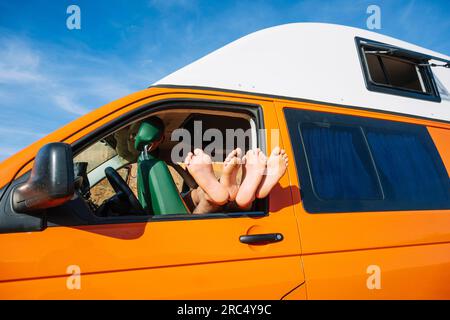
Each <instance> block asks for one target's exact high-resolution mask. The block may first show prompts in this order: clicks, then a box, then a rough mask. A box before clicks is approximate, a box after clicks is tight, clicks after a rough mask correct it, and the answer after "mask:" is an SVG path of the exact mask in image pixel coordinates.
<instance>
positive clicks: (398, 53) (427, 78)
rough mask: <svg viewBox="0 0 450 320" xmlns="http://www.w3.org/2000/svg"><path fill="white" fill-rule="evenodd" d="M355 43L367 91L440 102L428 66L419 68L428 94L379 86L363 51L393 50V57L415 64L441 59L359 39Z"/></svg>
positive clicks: (384, 85) (385, 85) (386, 85)
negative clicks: (372, 75)
mask: <svg viewBox="0 0 450 320" xmlns="http://www.w3.org/2000/svg"><path fill="white" fill-rule="evenodd" d="M355 43H356V48H357V51H358V57H359V61H360V64H361V69H362V72H363V76H364V81H365V85H366V88H367V90H369V91H373V92H379V93H386V94H392V95H396V96H402V97H408V98H413V99H420V100H427V101H432V102H438V103H440V102H441V97H440V94H439V90H438V88H437V85H436V81H435V79H434V75H433V72H432V70H431V67H430V66H420V67H419V68H420V74H421V77H422V78H423V77H424V79H422V81H423V84H424V86H425V88H427V89H429V92H420V91H417V90H412V89H406V88H400V87H394V86H391V85H388V84H381V83H377V82H375V81H373V80H372V77H371V75H370V70H369V66H368V63H367V59H366V53H365V51H364V50H365V48H367V47H370V48H372V49H375V50H394V51H395V55H394V56H395V57H397V58H404V59H409V61H416V62H417V63H429V60H439V61H443V60H442V59H440V58H436V57H432V56H429V55H426V54H422V53H418V52H415V51H411V50H407V49H402V48H400V47H397V46H393V45H389V44H386V43H382V42H378V41H373V40H369V39H365V38H360V37H355Z"/></svg>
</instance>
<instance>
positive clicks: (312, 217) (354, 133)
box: [276, 102, 450, 299]
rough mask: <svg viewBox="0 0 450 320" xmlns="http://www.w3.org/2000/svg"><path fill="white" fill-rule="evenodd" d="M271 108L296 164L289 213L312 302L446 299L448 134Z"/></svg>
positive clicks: (302, 106) (345, 114) (388, 120)
mask: <svg viewBox="0 0 450 320" xmlns="http://www.w3.org/2000/svg"><path fill="white" fill-rule="evenodd" d="M276 106H277V107H276V109H277V113H278V116H279V121H280V127H281V134H282V138H283V141H290V145H286V147H287V150H288V153H289V155H290V156H292V157H295V163H296V166H295V167H294V166H291V167H290V168H289V170H290V173H291V174H290V176H291V177H298V179H294V180H292V181H291V184H292V185H293V186H295V185H296V186H298V187H299V188H301V190H302V192H301V196H302V201H301V202H300V201H299V203H296V204H295V210H296V215H297V217H298V223H299V228H300V234H301V241H302V250H303V252H302V254H303V262H304V268H305V277H306V289H307V293H308V299H408V298H410V299H423V298H425V299H448V298H450V288H449V286H448V283H450V273H449V272H448V270H450V254H449V253H450V210H449V209H450V185H449V172H450V170H449V169H450V167H449V154H450V153H449V144H448V141H450V131H449V129H450V127H449V126H448V125H445V124H437V123H431V122H427V121H423V120H417V119H406V118H405V117H399V116H394V115H379V114H375V113H369V112H365V111H364V112H362V111H355V110H351V109H343V108H337V107H331V106H321V105H315V104H311V103H285V102H277V103H276ZM439 127H440V128H439ZM445 165H447V167H445ZM295 198H300V193H299V192H296V195H294V201H295Z"/></svg>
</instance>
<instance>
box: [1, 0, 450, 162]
mask: <svg viewBox="0 0 450 320" xmlns="http://www.w3.org/2000/svg"><path fill="white" fill-rule="evenodd" d="M71 4H76V5H78V6H79V7H80V9H81V30H68V29H67V27H66V19H67V17H68V14H67V13H66V9H67V7H68V6H69V5H71ZM371 4H376V5H378V6H380V8H381V24H382V25H381V27H382V28H381V30H379V31H378V32H380V33H383V34H387V35H390V36H393V37H396V38H399V39H402V40H406V41H409V42H412V43H415V44H418V45H421V46H424V47H427V48H429V49H432V50H435V51H438V52H442V53H444V54H447V55H448V54H450V42H449V39H450V1H449V0H443V1H437V0H436V1H419V0H416V1H414V0H409V1H407V0H405V1H402V0H396V1H392V0H391V1H362V0H361V1H357V0H356V1H355V0H353V1H350V0H348V1H344V0H335V1H311V0H306V1H294V0H289V1H288V0H277V1H258V0H252V1H245V0H240V1H227V0H220V1H217V0H133V1H119V0H108V1H106V0H95V1H92V0H72V1H65V0H58V1H54V0H34V1H31V0H28V1H27V0H23V1H10V0H0V110H1V112H0V161H1V160H3V159H5V158H6V157H8V156H9V155H11V154H13V153H15V152H16V151H18V150H19V149H21V148H23V147H25V146H26V145H28V144H30V143H31V142H33V141H34V140H36V139H38V138H40V137H42V136H44V135H45V134H47V133H49V132H51V131H53V130H55V129H56V128H58V127H60V126H61V125H63V124H65V123H67V122H69V121H71V120H73V119H75V118H77V117H79V116H80V115H82V114H84V113H86V112H88V111H89V110H92V109H95V108H97V107H99V106H101V105H103V104H105V103H107V102H110V101H113V100H115V99H117V98H119V97H121V96H124V95H126V94H129V93H131V92H133V91H136V90H140V89H143V88H146V87H147V86H148V85H150V84H151V83H153V82H154V81H156V80H158V79H160V78H162V77H163V76H165V75H167V74H169V73H171V72H173V71H175V70H177V69H178V68H180V67H182V66H184V65H186V64H188V63H190V62H192V61H194V60H196V59H198V58H200V57H202V56H203V55H205V54H207V53H209V52H211V51H213V50H215V49H218V48H220V47H221V46H223V45H225V44H227V43H229V42H231V41H233V40H235V39H238V38H240V37H241V36H244V35H246V34H248V33H250V32H253V31H256V30H259V29H262V28H266V27H270V26H274V25H278V24H284V23H291V22H328V23H338V24H344V25H350V26H354V27H359V28H366V19H367V17H368V15H367V14H366V9H367V7H368V6H369V5H371Z"/></svg>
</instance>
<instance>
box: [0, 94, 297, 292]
mask: <svg viewBox="0 0 450 320" xmlns="http://www.w3.org/2000/svg"><path fill="white" fill-rule="evenodd" d="M177 97H178V98H179V95H178V96H177ZM192 97H193V95H191V96H190V98H191V99H192ZM194 97H195V96H194ZM169 98H170V96H168V95H165V96H164V99H165V101H167V99H169ZM200 98H201V99H202V101H204V100H205V99H206V98H207V96H205V95H204V94H202V95H201V96H200ZM220 100H223V101H224V102H227V103H228V104H230V103H232V104H236V105H239V104H241V103H246V104H248V103H251V104H252V105H253V106H254V105H259V106H260V107H259V108H260V111H259V112H260V113H261V116H262V117H263V118H261V119H260V122H259V125H262V123H264V126H265V128H266V129H274V130H277V129H278V124H277V121H276V114H275V111H274V109H273V104H272V102H270V101H255V100H250V99H240V100H239V99H234V101H225V100H226V99H224V98H220V97H218V96H214V101H215V103H217V101H220ZM199 103H200V102H199ZM172 107H173V106H172ZM261 120H263V121H261ZM266 139H267V142H269V144H270V139H271V137H270V136H267V137H266ZM6 198H7V196H5V197H4V198H3V199H2V207H3V204H4V201H7V200H5V199H6ZM60 210H65V209H64V208H61V209H60ZM0 214H3V213H0ZM258 234H279V235H282V241H277V242H273V243H266V244H255V245H252V244H246V243H243V241H241V240H240V238H241V236H245V235H258ZM300 254H301V252H300V242H299V236H298V230H297V224H296V218H295V215H294V211H293V207H292V198H291V188H290V186H289V178H288V177H287V175H285V177H283V178H282V180H281V181H280V185H279V186H278V187H277V188H276V189H275V190H274V191H273V192H272V194H271V195H270V199H269V207H268V210H267V212H241V213H239V212H237V213H236V212H235V213H233V214H229V215H228V214H218V215H216V216H214V215H211V214H210V215H204V216H201V215H189V216H185V217H172V218H171V219H165V218H160V219H147V220H141V221H137V220H135V221H131V220H130V219H129V220H128V221H126V220H124V219H117V220H116V221H115V222H111V223H105V224H93V225H81V224H80V225H72V226H56V225H55V226H50V227H47V228H46V229H44V230H42V231H37V232H17V233H5V234H0V270H1V272H0V298H1V299H13V298H70V299H71V298H83V299H86V298H87V299H90V298H102V299H110V298H111V299H113V298H125V299H140V298H152V299H166V298H171V299H177V298H178V299H197V298H198V299H215V298H220V299H281V298H282V297H283V296H285V295H286V294H287V293H289V292H290V291H292V290H294V289H295V288H297V287H299V286H300V285H301V284H302V283H303V282H304V277H303V272H302V262H301V258H300ZM299 292H300V291H299ZM301 292H303V291H301ZM302 296H303V295H302Z"/></svg>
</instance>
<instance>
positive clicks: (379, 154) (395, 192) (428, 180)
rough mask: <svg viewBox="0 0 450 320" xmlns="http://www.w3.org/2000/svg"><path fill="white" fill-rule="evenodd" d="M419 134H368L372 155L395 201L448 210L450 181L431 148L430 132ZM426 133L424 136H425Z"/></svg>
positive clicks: (395, 132) (369, 132) (385, 132)
mask: <svg viewBox="0 0 450 320" xmlns="http://www.w3.org/2000/svg"><path fill="white" fill-rule="evenodd" d="M421 129H422V130H418V132H417V133H415V132H401V131H395V130H385V129H375V128H370V129H368V130H367V140H368V141H369V145H370V148H371V150H372V154H373V157H374V160H375V163H376V166H377V168H378V172H379V174H380V178H381V179H382V181H383V187H384V189H385V190H386V193H387V194H389V195H390V198H391V200H392V201H396V202H406V201H413V202H414V203H416V204H418V205H422V206H424V205H426V204H427V203H428V202H429V201H430V200H431V199H432V201H433V202H434V205H438V204H439V205H438V206H440V207H445V205H446V204H447V205H448V201H449V179H448V176H447V177H445V176H444V175H443V173H442V168H441V167H442V164H441V163H439V162H438V161H436V160H437V159H435V157H433V155H435V154H436V152H435V151H434V150H433V149H431V148H430V146H429V145H427V143H426V140H424V137H426V136H427V133H426V129H425V128H421ZM421 131H422V132H421Z"/></svg>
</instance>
